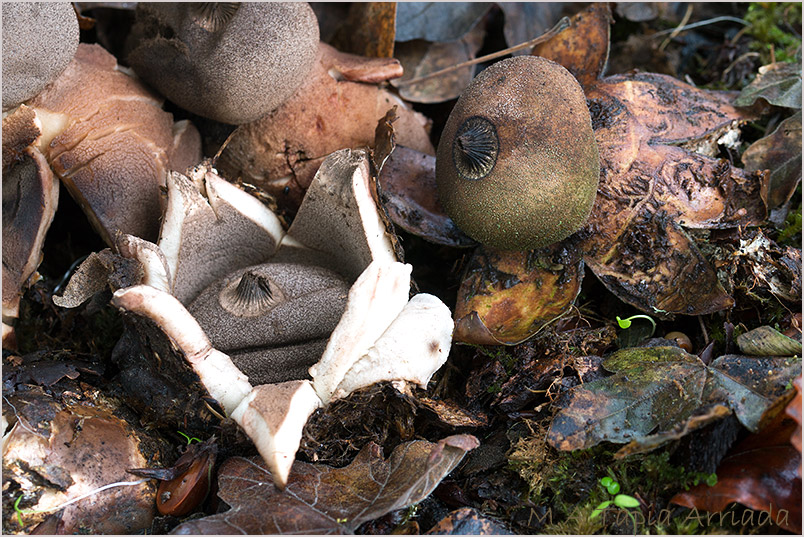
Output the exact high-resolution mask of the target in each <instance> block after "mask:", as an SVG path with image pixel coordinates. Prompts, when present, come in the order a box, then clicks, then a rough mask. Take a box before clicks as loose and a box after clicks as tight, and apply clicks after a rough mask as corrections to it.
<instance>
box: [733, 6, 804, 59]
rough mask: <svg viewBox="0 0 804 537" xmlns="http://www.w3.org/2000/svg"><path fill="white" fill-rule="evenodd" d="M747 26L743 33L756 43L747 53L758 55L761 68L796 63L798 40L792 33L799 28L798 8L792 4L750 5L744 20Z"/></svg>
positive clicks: (799, 44)
mask: <svg viewBox="0 0 804 537" xmlns="http://www.w3.org/2000/svg"><path fill="white" fill-rule="evenodd" d="M744 19H745V21H746V22H747V23H748V24H749V26H748V27H747V30H746V32H747V33H748V34H749V35H751V36H752V37H753V38H754V39H756V41H755V42H754V43H752V44H751V49H752V50H755V51H757V52H759V53H760V55H761V59H762V64H763V65H767V64H769V63H771V60H772V54H771V50H773V55H775V59H776V61H777V62H793V61H800V59H799V60H797V58H800V56H801V37H800V36H798V35H796V34H795V33H794V29H795V28H801V4H800V3H794V2H751V4H749V6H748V11H747V12H746V14H745V17H744Z"/></svg>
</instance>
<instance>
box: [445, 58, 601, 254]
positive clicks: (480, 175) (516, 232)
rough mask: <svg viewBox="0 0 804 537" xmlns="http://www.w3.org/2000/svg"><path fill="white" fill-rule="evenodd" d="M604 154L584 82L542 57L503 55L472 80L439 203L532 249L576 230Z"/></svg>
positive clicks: (469, 225) (469, 228) (480, 232)
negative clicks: (597, 139) (594, 127)
mask: <svg viewBox="0 0 804 537" xmlns="http://www.w3.org/2000/svg"><path fill="white" fill-rule="evenodd" d="M599 176H600V162H599V157H598V150H597V143H596V142H595V136H594V133H593V131H592V122H591V118H590V116H589V109H588V108H587V106H586V99H585V97H584V94H583V90H582V89H581V86H580V85H579V84H578V82H577V81H576V80H575V78H574V77H573V76H572V75H571V74H570V73H569V71H567V70H566V69H564V68H563V67H562V66H560V65H558V64H557V63H555V62H552V61H550V60H547V59H545V58H540V57H538V56H518V57H515V58H510V59H507V60H503V61H500V62H498V63H496V64H494V65H492V66H490V67H488V68H487V69H485V70H484V71H483V72H481V73H480V74H479V75H478V76H477V77H476V78H475V79H474V80H473V81H472V83H471V84H470V85H469V87H467V88H466V90H465V91H464V92H463V94H462V95H461V97H460V98H459V99H458V102H457V103H456V104H455V108H454V109H453V110H452V113H451V114H450V116H449V119H448V120H447V123H446V126H445V127H444V131H443V133H442V135H441V140H440V143H439V145H438V155H437V160H436V178H437V181H438V194H439V198H440V201H441V204H442V205H443V206H444V209H445V210H446V212H447V214H448V215H449V216H450V218H452V220H453V221H455V223H456V224H457V225H458V227H460V228H461V229H462V230H463V231H464V232H466V233H467V234H468V235H469V236H470V237H472V238H473V239H475V240H477V241H479V242H481V243H483V244H486V245H489V246H492V247H495V248H500V249H503V250H529V249H532V248H540V247H542V246H546V245H548V244H552V243H554V242H557V241H560V240H561V239H564V238H566V237H568V236H569V235H571V234H572V233H574V232H575V231H577V230H578V229H579V228H580V227H581V226H582V225H583V223H584V221H585V220H586V218H587V217H588V216H589V212H590V211H591V209H592V205H593V203H594V201H595V193H596V192H597V185H598V179H599Z"/></svg>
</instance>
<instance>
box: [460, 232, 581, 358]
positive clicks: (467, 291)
mask: <svg viewBox="0 0 804 537" xmlns="http://www.w3.org/2000/svg"><path fill="white" fill-rule="evenodd" d="M582 277H583V261H582V260H581V257H580V252H579V250H578V248H577V247H566V246H565V244H564V243H563V242H561V243H558V244H556V245H554V246H550V247H547V248H542V249H539V250H531V251H527V252H503V251H499V250H492V249H490V248H487V247H481V248H478V249H477V251H476V252H475V254H474V256H473V257H472V259H471V261H470V262H469V266H468V267H467V270H466V276H465V277H464V279H463V281H462V283H461V287H460V289H459V290H458V301H457V304H456V306H455V319H456V324H455V339H456V340H457V341H463V342H466V343H478V344H482V345H499V344H501V343H502V344H508V345H513V344H516V343H520V342H522V341H524V340H526V339H527V338H529V337H531V336H532V335H533V334H535V333H536V332H537V331H538V330H539V328H541V327H542V326H543V325H544V324H545V323H547V322H549V321H551V320H553V319H556V318H558V317H560V316H561V315H563V314H564V313H565V312H566V311H567V310H568V309H569V306H570V304H572V301H573V300H575V297H576V296H577V295H578V291H579V290H580V285H581V279H582Z"/></svg>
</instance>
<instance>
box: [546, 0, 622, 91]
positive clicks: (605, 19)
mask: <svg viewBox="0 0 804 537" xmlns="http://www.w3.org/2000/svg"><path fill="white" fill-rule="evenodd" d="M612 22H613V19H612V16H611V8H610V7H609V4H608V3H605V2H598V3H595V4H592V5H591V6H589V7H588V8H586V9H585V10H584V11H581V12H580V13H578V14H577V15H575V16H574V17H572V20H571V26H570V27H569V28H568V29H566V30H564V31H563V32H561V33H560V34H558V35H557V36H555V37H554V38H552V39H550V40H549V41H547V42H545V43H541V44H539V45H536V46H535V47H533V50H532V52H531V53H532V54H533V55H534V56H542V57H543V58H547V59H549V60H553V61H554V62H556V63H559V64H561V65H563V66H564V67H566V68H567V70H568V71H569V72H570V73H572V75H573V76H574V77H575V78H577V79H578V82H580V83H581V86H583V87H584V89H586V88H587V87H590V86H592V85H594V83H595V82H596V81H597V79H598V78H599V77H600V76H601V75H602V74H603V70H604V69H605V68H606V63H607V62H608V59H609V33H610V31H609V27H610V25H611V23H612Z"/></svg>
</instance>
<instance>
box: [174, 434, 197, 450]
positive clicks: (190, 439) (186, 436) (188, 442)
mask: <svg viewBox="0 0 804 537" xmlns="http://www.w3.org/2000/svg"><path fill="white" fill-rule="evenodd" d="M176 432H177V433H179V434H180V435H182V436H183V437H184V438H186V439H187V445H188V446H189V445H190V444H192V443H193V440H195V441H196V442H199V443H200V442H201V439H200V438H196V437H194V436H192V437H191V436H190V435H186V434H184V433H183V432H181V431H176Z"/></svg>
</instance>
